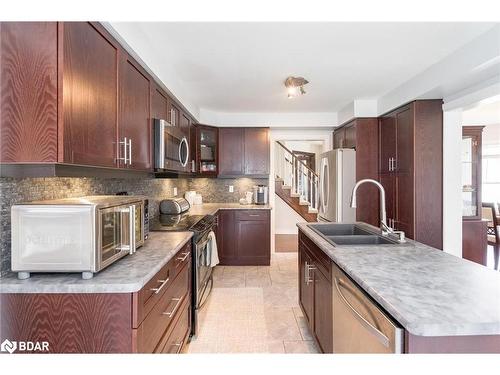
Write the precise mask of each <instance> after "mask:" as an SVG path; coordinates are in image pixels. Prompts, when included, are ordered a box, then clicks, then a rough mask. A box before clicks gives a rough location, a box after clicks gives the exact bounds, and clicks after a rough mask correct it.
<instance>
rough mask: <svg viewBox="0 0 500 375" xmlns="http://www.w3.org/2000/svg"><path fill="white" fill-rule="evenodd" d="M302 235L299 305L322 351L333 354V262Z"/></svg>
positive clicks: (300, 237)
mask: <svg viewBox="0 0 500 375" xmlns="http://www.w3.org/2000/svg"><path fill="white" fill-rule="evenodd" d="M325 257H326V255H325V254H324V253H323V252H322V251H321V250H320V249H318V248H317V247H316V246H315V245H314V244H313V243H312V242H311V241H310V240H309V239H308V238H307V237H306V236H305V235H304V234H303V233H302V232H299V304H300V307H301V308H302V312H303V313H304V316H305V318H306V320H307V322H308V325H309V329H310V330H311V333H312V334H313V337H314V338H315V340H316V342H317V344H318V346H319V348H320V349H321V351H322V352H323V353H333V301H332V278H331V272H332V269H331V261H330V260H329V259H325Z"/></svg>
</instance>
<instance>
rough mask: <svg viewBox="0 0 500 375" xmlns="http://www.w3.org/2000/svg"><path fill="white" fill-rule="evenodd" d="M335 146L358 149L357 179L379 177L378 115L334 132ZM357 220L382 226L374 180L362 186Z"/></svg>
mask: <svg viewBox="0 0 500 375" xmlns="http://www.w3.org/2000/svg"><path fill="white" fill-rule="evenodd" d="M333 141H334V148H354V149H355V150H356V181H360V180H362V179H366V178H370V179H374V180H377V179H378V177H379V176H378V150H379V144H378V143H379V142H378V119H377V118H376V117H365V118H355V119H353V120H351V121H349V122H347V123H345V124H342V125H340V127H338V128H337V129H336V130H335V131H334V132H333ZM357 199H358V206H357V209H356V220H358V221H362V222H365V223H368V224H372V225H375V226H379V224H380V222H379V191H378V189H377V188H376V187H375V186H373V185H371V184H364V185H361V186H360V187H359V190H358V193H357Z"/></svg>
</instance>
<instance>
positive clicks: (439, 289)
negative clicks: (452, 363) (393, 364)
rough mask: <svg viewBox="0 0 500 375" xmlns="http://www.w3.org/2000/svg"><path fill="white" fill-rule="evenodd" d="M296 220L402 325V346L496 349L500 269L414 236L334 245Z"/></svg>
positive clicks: (499, 325)
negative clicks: (400, 241) (398, 240)
mask: <svg viewBox="0 0 500 375" xmlns="http://www.w3.org/2000/svg"><path fill="white" fill-rule="evenodd" d="M297 225H298V227H299V231H300V235H301V236H304V237H303V238H306V240H305V241H306V242H307V241H311V242H312V244H311V242H309V244H308V245H306V246H309V247H315V249H314V250H316V251H320V252H321V253H322V254H324V255H325V256H327V257H328V259H330V260H331V262H333V264H334V265H336V266H338V267H339V268H340V269H341V270H342V271H343V272H344V273H345V274H346V275H347V276H348V277H349V278H350V279H351V280H352V281H353V282H354V283H355V284H357V285H358V286H359V287H360V288H361V289H362V290H363V291H364V293H366V294H367V295H368V296H369V297H370V298H371V299H372V300H373V301H375V303H376V304H377V305H379V306H380V307H381V308H382V309H383V310H384V311H385V313H386V314H387V315H388V316H390V317H391V318H392V319H393V320H395V321H396V322H397V323H398V324H399V325H400V326H401V327H403V328H404V331H405V332H404V335H405V337H404V346H405V348H404V352H497V353H498V352H500V274H499V273H498V272H496V271H494V270H490V269H487V268H485V267H483V266H480V265H478V264H476V263H473V262H470V261H467V260H464V259H460V258H457V257H455V256H452V255H450V254H447V253H445V252H443V251H441V250H437V249H434V248H432V247H429V246H426V245H423V244H420V243H418V242H415V241H412V240H407V242H406V243H404V244H391V245H348V246H345V245H338V246H334V245H333V244H332V243H331V242H329V241H327V240H325V239H324V238H323V237H322V236H321V235H320V234H318V232H316V231H315V230H313V229H311V227H310V225H309V224H307V223H300V224H297ZM316 225H317V224H316ZM325 225H329V224H325ZM357 225H359V226H360V227H362V228H365V229H366V230H369V231H372V232H373V233H380V230H379V229H378V228H375V227H373V226H370V225H367V224H364V223H357ZM332 289H333V286H332ZM332 334H333V333H332ZM333 346H334V345H333ZM333 352H335V347H333Z"/></svg>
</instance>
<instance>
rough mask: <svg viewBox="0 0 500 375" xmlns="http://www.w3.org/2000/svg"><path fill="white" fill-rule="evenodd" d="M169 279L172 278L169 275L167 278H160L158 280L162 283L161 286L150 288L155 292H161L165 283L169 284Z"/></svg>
mask: <svg viewBox="0 0 500 375" xmlns="http://www.w3.org/2000/svg"><path fill="white" fill-rule="evenodd" d="M168 280H170V278H169V277H167V278H166V279H165V280H158V282H159V283H161V284H160V286H159V287H158V288H151V289H150V290H152V291H153V292H155V294H158V293H160V290H162V289H163V287H164V286H165V285H167V283H168Z"/></svg>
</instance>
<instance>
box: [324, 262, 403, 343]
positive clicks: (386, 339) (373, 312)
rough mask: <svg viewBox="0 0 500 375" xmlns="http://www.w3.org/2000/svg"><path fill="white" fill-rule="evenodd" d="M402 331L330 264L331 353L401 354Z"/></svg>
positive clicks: (338, 269)
mask: <svg viewBox="0 0 500 375" xmlns="http://www.w3.org/2000/svg"><path fill="white" fill-rule="evenodd" d="M403 339H404V330H403V329H402V328H401V327H399V326H398V324H397V323H396V322H394V321H393V320H392V319H391V318H389V317H388V316H387V315H386V314H385V313H384V312H383V311H382V310H381V309H380V308H379V307H378V306H377V305H376V304H375V302H373V301H372V300H371V299H370V297H368V296H367V295H365V293H364V292H363V291H362V290H361V289H360V288H359V287H358V286H357V285H356V284H355V283H353V282H352V281H351V280H350V279H349V278H348V277H347V276H346V274H345V273H344V272H343V271H342V270H340V268H338V267H337V266H336V265H335V264H333V352H334V353H402V352H403V346H404V340H403Z"/></svg>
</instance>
